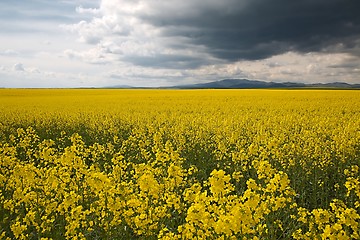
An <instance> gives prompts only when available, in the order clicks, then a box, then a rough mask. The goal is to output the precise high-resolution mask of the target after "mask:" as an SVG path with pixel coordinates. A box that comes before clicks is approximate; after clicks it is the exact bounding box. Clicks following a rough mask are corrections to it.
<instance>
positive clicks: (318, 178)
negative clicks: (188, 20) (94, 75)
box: [0, 89, 360, 239]
mask: <svg viewBox="0 0 360 240" xmlns="http://www.w3.org/2000/svg"><path fill="white" fill-rule="evenodd" d="M359 167H360V91H356V90H346V91H345V90H344V91H343V90H105V89H104V90H90V89H82V90H80V89H78V90H61V89H60V90H59V89H58V90H50V89H49V90H36V89H32V90H30V89H28V90H26V89H17V90H14V89H1V90H0V239H359V238H360V236H359V235H360V226H359V224H360V173H359V171H360V170H359Z"/></svg>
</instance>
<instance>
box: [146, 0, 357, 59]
mask: <svg viewBox="0 0 360 240" xmlns="http://www.w3.org/2000/svg"><path fill="white" fill-rule="evenodd" d="M194 2H196V4H195V3H194V4H193V5H191V4H189V5H188V6H186V7H184V6H182V5H181V4H182V3H181V2H180V1H178V2H172V3H173V4H179V9H180V11H187V12H182V13H177V12H176V11H179V9H178V10H177V8H176V5H175V6H171V7H169V6H168V5H163V6H160V7H159V8H158V9H156V10H157V11H153V12H151V11H150V12H149V13H143V14H142V15H141V16H139V17H140V18H142V19H143V20H144V21H147V22H149V23H151V24H153V25H155V26H157V27H161V28H162V34H163V35H164V36H172V37H174V36H185V37H188V38H189V39H190V41H191V42H192V43H193V44H195V45H202V46H206V47H207V48H208V51H209V52H210V53H211V54H212V55H214V56H216V57H218V58H221V59H225V60H229V61H237V60H241V59H247V60H255V59H264V58H268V57H270V56H273V55H278V54H281V53H284V52H287V51H298V52H302V53H307V52H333V51H335V50H337V52H349V53H352V52H355V53H356V52H358V50H359V49H360V44H359V42H358V40H359V38H360V14H359V9H360V1H358V0H315V1H314V0H305V1H289V0H272V1H267V0H251V1H250V0H248V1H245V0H244V1H241V0H238V1H235V0H226V1H223V4H220V3H219V5H214V6H210V7H209V6H208V5H207V1H201V2H199V1H194ZM194 7H195V9H196V11H195V10H192V9H190V8H194ZM215 7H216V8H215ZM171 10H173V11H174V12H171ZM339 44H341V48H338V49H334V48H333V46H336V45H339ZM353 50H354V51H353Z"/></svg>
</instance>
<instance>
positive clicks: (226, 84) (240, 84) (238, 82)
mask: <svg viewBox="0 0 360 240" xmlns="http://www.w3.org/2000/svg"><path fill="white" fill-rule="evenodd" d="M170 88H177V89H237V88H242V89H254V88H255V89H256V88H355V89H356V88H360V84H349V83H343V82H334V83H315V84H305V83H295V82H282V83H278V82H265V81H259V80H248V79H224V80H220V81H214V82H208V83H199V84H190V85H180V86H174V87H170Z"/></svg>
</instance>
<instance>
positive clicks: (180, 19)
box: [0, 0, 360, 87]
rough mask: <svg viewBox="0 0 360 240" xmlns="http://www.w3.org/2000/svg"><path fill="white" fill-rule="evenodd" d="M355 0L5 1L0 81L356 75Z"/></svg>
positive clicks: (0, 21)
mask: <svg viewBox="0 0 360 240" xmlns="http://www.w3.org/2000/svg"><path fill="white" fill-rule="evenodd" d="M359 11H360V1H359V0H299V1H291V0H271V1H270V0H1V1H0V87H99V86H112V85H131V86H170V85H181V84H190V83H203V82H208V81H213V80H221V79H224V78H247V79H256V80H264V81H275V82H284V81H293V82H307V83H310V82H323V83H325V82H334V81H341V82H348V83H360V77H359V76H360V14H359Z"/></svg>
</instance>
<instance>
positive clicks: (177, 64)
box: [122, 54, 204, 69]
mask: <svg viewBox="0 0 360 240" xmlns="http://www.w3.org/2000/svg"><path fill="white" fill-rule="evenodd" d="M122 60H124V61H126V62H130V63H133V64H135V65H138V66H143V67H151V68H159V67H161V68H167V69H195V68H198V67H200V66H202V65H203V64H204V60H203V59H202V58H197V57H191V56H182V55H168V54H157V55H156V56H136V55H134V56H126V57H124V58H123V59H122Z"/></svg>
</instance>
